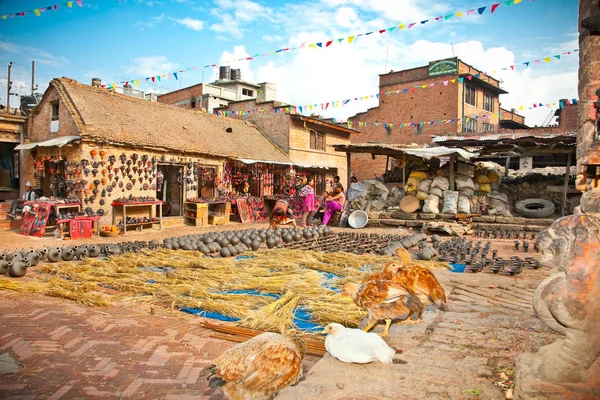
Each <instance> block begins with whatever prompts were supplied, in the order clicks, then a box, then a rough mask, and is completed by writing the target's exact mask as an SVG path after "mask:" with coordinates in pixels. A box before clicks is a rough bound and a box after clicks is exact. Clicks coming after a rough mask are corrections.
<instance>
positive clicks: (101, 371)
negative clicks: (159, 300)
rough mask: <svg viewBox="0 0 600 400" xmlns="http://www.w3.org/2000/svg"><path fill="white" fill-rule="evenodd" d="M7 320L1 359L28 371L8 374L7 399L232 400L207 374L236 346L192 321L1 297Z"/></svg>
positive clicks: (0, 379)
mask: <svg viewBox="0 0 600 400" xmlns="http://www.w3.org/2000/svg"><path fill="white" fill-rule="evenodd" d="M0 315H1V317H2V328H1V329H0V353H5V352H7V351H8V352H9V353H10V354H11V355H12V356H13V357H14V358H15V359H17V360H18V361H19V363H20V364H21V365H22V368H21V370H20V371H19V372H16V373H13V374H5V375H0V398H8V399H51V400H58V399H90V398H96V397H104V398H132V399H166V400H184V399H210V400H219V399H224V397H223V395H222V393H221V392H220V391H215V390H213V389H210V388H208V386H207V382H206V381H205V380H204V379H199V374H200V371H201V370H202V368H203V367H205V366H206V365H208V364H209V363H210V362H211V361H212V360H213V359H214V358H215V357H217V356H218V355H219V354H221V352H223V351H224V350H226V349H227V348H229V347H231V346H233V345H234V344H233V343H231V342H227V341H222V340H217V339H213V338H210V337H209V334H210V332H211V331H208V330H206V329H203V328H201V327H199V326H198V325H197V324H195V323H194V321H193V320H192V319H190V320H187V321H186V320H180V319H175V318H166V317H160V316H156V315H149V314H145V313H141V312H139V311H135V310H130V309H125V308H121V307H118V306H111V307H106V308H86V307H81V306H78V305H76V304H75V303H72V302H68V301H65V300H62V299H54V298H49V297H44V296H42V295H37V294H35V295H31V294H22V293H14V292H0ZM312 364H314V360H312V361H309V362H308V363H307V366H310V365H312Z"/></svg>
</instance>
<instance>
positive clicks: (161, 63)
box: [126, 56, 179, 77]
mask: <svg viewBox="0 0 600 400" xmlns="http://www.w3.org/2000/svg"><path fill="white" fill-rule="evenodd" d="M133 61H134V65H132V66H130V67H128V68H127V69H126V71H127V72H128V73H130V74H134V76H139V77H148V76H154V75H158V74H165V73H169V72H173V71H175V70H177V69H178V67H179V65H178V64H176V63H174V62H171V61H168V60H167V57H165V56H151V57H138V58H134V59H133Z"/></svg>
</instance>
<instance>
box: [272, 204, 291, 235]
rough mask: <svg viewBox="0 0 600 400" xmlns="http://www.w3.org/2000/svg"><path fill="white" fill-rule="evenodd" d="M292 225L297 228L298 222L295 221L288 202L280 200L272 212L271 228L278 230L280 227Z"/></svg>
mask: <svg viewBox="0 0 600 400" xmlns="http://www.w3.org/2000/svg"><path fill="white" fill-rule="evenodd" d="M287 224H292V226H293V227H294V228H295V227H296V220H295V219H294V213H293V212H292V210H291V209H290V206H289V204H288V202H287V201H285V200H284V199H279V200H277V202H276V203H275V206H274V207H273V211H271V218H270V221H269V227H270V228H271V229H275V228H277V227H278V226H279V225H287Z"/></svg>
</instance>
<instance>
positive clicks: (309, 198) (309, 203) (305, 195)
mask: <svg viewBox="0 0 600 400" xmlns="http://www.w3.org/2000/svg"><path fill="white" fill-rule="evenodd" d="M314 184H315V180H314V179H313V178H311V177H308V179H307V181H306V185H304V187H303V188H302V189H300V197H301V198H302V226H303V227H305V226H306V221H307V219H308V216H309V215H310V214H312V213H313V212H315V211H316V208H315V189H314Z"/></svg>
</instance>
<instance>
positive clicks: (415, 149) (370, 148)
mask: <svg viewBox="0 0 600 400" xmlns="http://www.w3.org/2000/svg"><path fill="white" fill-rule="evenodd" d="M333 147H334V148H335V151H343V152H348V153H370V154H377V155H385V156H390V157H401V156H402V155H404V154H406V155H410V156H413V157H420V158H424V159H430V158H434V157H448V156H451V155H453V154H456V155H458V156H459V157H460V158H462V159H464V160H469V159H471V158H475V157H477V156H479V154H478V153H475V152H470V151H467V150H463V149H460V148H450V147H443V146H440V147H424V146H418V145H402V144H390V143H352V144H334V145H333Z"/></svg>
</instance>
